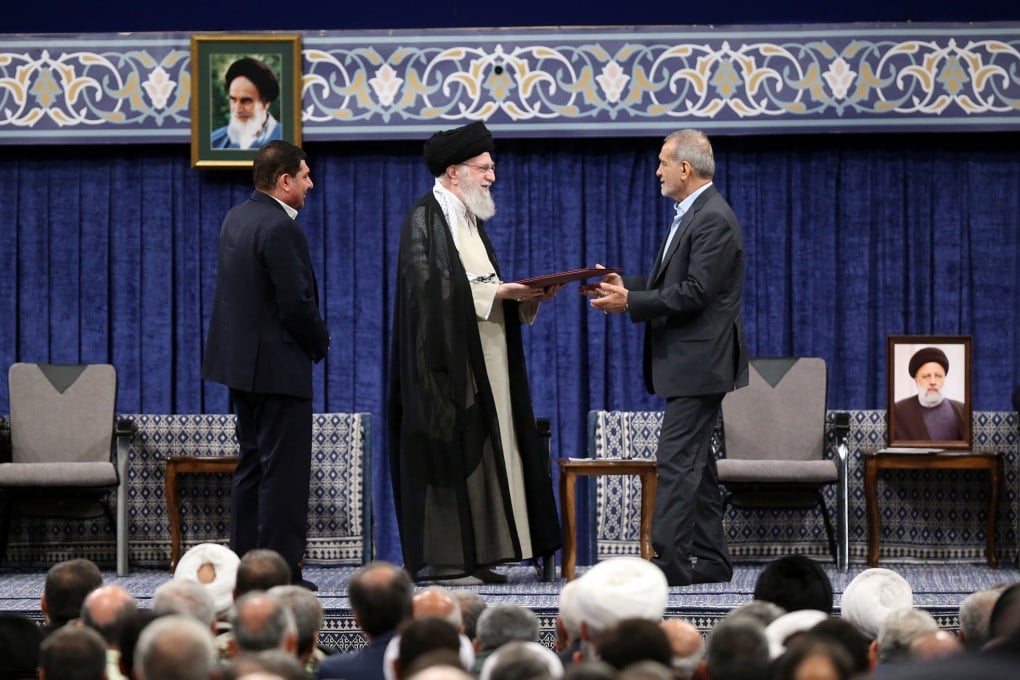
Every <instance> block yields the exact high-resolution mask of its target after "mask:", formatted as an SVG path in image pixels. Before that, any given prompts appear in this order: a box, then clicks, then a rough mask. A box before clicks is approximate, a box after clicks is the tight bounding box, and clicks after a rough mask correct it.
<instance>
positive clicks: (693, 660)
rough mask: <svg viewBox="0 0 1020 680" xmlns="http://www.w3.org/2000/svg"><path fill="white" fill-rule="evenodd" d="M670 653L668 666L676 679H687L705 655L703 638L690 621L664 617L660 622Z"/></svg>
mask: <svg viewBox="0 0 1020 680" xmlns="http://www.w3.org/2000/svg"><path fill="white" fill-rule="evenodd" d="M659 625H660V626H661V627H662V631H663V632H664V633H665V634H666V639H667V640H669V648H670V652H671V654H672V658H671V660H670V664H669V665H670V667H671V668H672V669H673V674H674V675H675V677H676V680H689V678H690V677H691V676H692V675H694V671H695V670H696V669H697V668H698V664H700V663H701V659H702V657H703V656H704V655H705V638H703V637H701V633H700V632H699V631H698V629H697V628H695V627H694V624H692V623H691V622H690V621H687V620H684V619H666V620H665V621H663V622H662V623H661V624H659Z"/></svg>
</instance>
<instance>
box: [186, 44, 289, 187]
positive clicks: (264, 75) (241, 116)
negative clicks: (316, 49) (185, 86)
mask: <svg viewBox="0 0 1020 680" xmlns="http://www.w3.org/2000/svg"><path fill="white" fill-rule="evenodd" d="M276 139H283V140H286V141H288V142H291V143H293V144H297V145H299V146H300V144H301V36H300V35H275V34H266V35H260V34H210V35H192V36H191V166H192V167H244V166H249V167H250V166H251V164H252V161H254V159H255V155H256V154H257V153H258V150H259V149H260V148H262V147H263V146H264V145H265V144H266V143H268V142H271V141H273V140H276Z"/></svg>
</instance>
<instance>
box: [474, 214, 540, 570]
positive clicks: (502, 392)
mask: <svg viewBox="0 0 1020 680" xmlns="http://www.w3.org/2000/svg"><path fill="white" fill-rule="evenodd" d="M459 218H460V220H459V221H460V223H459V224H458V225H457V236H458V238H456V239H455V242H456V245H457V252H458V253H459V254H460V260H461V263H462V264H463V265H464V269H465V270H466V271H467V272H468V275H469V276H470V277H472V278H473V277H478V276H486V275H488V274H494V273H495V269H494V268H493V266H492V262H490V261H489V255H488V253H487V252H486V250H485V244H484V243H482V239H481V237H480V236H479V235H478V229H477V228H476V227H475V225H474V222H473V221H471V220H469V219H467V218H466V217H465V216H463V215H460V216H459ZM498 287H499V284H498V283H495V282H493V283H476V282H472V283H471V296H472V298H473V299H474V303H475V316H476V317H477V319H478V335H479V336H480V337H481V341H482V353H483V354H484V356H485V372H486V373H487V374H488V378H489V386H490V387H491V388H492V398H493V401H494V402H495V405H496V417H497V418H498V420H499V437H500V443H501V444H502V447H503V462H504V464H505V467H506V477H507V482H508V484H509V487H510V501H511V504H512V507H513V516H514V524H516V525H517V537H518V540H519V541H520V544H521V558H522V559H530V558H531V557H533V554H534V551H533V550H532V547H531V527H530V524H529V523H528V507H527V502H526V500H525V498H526V497H525V495H524V474H523V466H522V465H521V454H520V450H519V449H518V447H517V433H516V432H515V430H514V421H513V412H512V410H511V405H510V382H509V380H508V379H507V378H508V376H509V375H510V372H509V362H508V359H507V351H506V326H505V323H504V318H503V305H502V303H499V304H494V303H495V302H496V300H495V296H496V289H497V288H498ZM520 310H521V311H520V315H521V321H523V322H525V323H528V324H530V323H533V322H534V320H535V315H536V314H537V313H538V303H537V302H523V303H521V304H520Z"/></svg>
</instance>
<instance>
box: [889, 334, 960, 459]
mask: <svg viewBox="0 0 1020 680" xmlns="http://www.w3.org/2000/svg"><path fill="white" fill-rule="evenodd" d="M886 357H887V360H888V369H887V385H888V394H889V399H888V417H887V419H886V424H887V428H888V430H887V431H888V439H889V446H894V447H916V448H936V449H958V450H969V449H970V448H971V446H972V443H973V432H972V420H973V418H972V402H971V382H972V364H971V337H970V336H969V335H890V336H889V337H888V339H887V344H886ZM912 364H913V366H912ZM925 366H931V368H932V369H934V370H930V371H925V370H924V368H925ZM911 368H915V369H917V375H914V374H912V372H911ZM940 369H941V371H940ZM939 373H941V374H942V375H941V377H940V376H939V375H938V374H939ZM925 380H934V381H936V382H939V383H940V386H939V389H940V391H941V392H942V403H941V404H940V405H939V406H938V408H939V409H941V413H942V415H941V416H939V415H938V414H937V413H936V411H934V410H931V411H929V410H928V408H931V407H928V408H926V407H925V406H923V405H922V403H921V401H920V397H919V393H920V390H921V387H922V386H923V384H924V381H925ZM933 389H934V388H933ZM929 427H932V428H939V429H938V430H936V433H935V434H933V433H932V432H931V431H930V430H929Z"/></svg>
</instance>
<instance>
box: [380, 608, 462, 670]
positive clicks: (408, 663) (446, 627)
mask: <svg viewBox="0 0 1020 680" xmlns="http://www.w3.org/2000/svg"><path fill="white" fill-rule="evenodd" d="M399 645H400V647H399V653H398V655H397V660H396V662H395V667H394V671H395V673H394V677H396V678H397V679H398V680H405V676H404V673H405V672H406V670H407V669H410V668H411V667H412V665H413V664H414V662H415V661H416V660H417V659H418V657H420V656H423V655H425V654H427V653H429V652H432V651H436V650H440V649H448V650H452V651H453V653H454V654H459V652H460V634H459V633H458V632H457V629H456V628H455V627H454V626H453V624H451V623H450V622H449V621H446V620H445V619H441V618H438V617H435V616H427V617H425V618H420V619H419V618H414V619H410V620H408V621H405V622H404V624H403V625H401V627H400V643H399Z"/></svg>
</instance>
